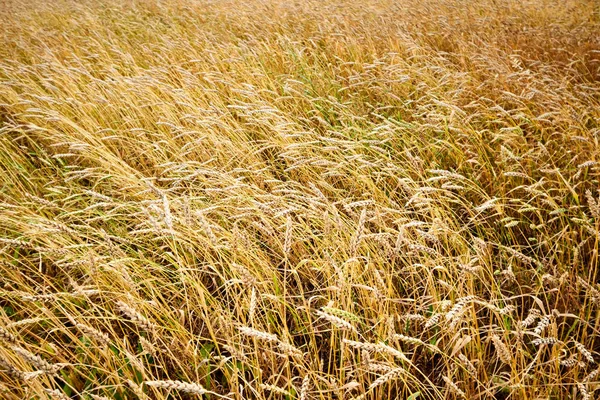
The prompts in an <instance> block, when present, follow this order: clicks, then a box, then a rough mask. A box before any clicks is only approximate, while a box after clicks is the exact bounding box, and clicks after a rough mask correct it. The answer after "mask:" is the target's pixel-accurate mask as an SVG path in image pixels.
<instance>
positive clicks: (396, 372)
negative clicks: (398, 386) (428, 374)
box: [369, 367, 406, 390]
mask: <svg viewBox="0 0 600 400" xmlns="http://www.w3.org/2000/svg"><path fill="white" fill-rule="evenodd" d="M404 373H406V370H405V369H404V368H402V367H398V368H394V369H393V370H391V371H390V372H388V373H386V374H385V375H382V376H380V377H379V378H377V379H376V380H375V381H373V383H371V385H370V386H369V390H373V389H375V388H376V387H378V386H381V385H383V384H384V383H386V382H389V381H391V380H393V379H397V378H399V377H400V376H401V375H403V374H404Z"/></svg>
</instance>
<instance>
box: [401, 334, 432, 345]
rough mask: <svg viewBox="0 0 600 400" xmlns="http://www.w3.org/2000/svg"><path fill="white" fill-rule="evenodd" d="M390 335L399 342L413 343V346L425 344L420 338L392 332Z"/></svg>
mask: <svg viewBox="0 0 600 400" xmlns="http://www.w3.org/2000/svg"><path fill="white" fill-rule="evenodd" d="M392 337H393V338H394V339H395V340H399V341H401V342H405V343H409V344H412V345H415V346H427V343H425V342H424V341H422V340H421V339H418V338H414V337H410V336H405V335H401V334H399V333H396V334H394V335H393V336H392Z"/></svg>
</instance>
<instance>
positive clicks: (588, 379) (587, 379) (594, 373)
mask: <svg viewBox="0 0 600 400" xmlns="http://www.w3.org/2000/svg"><path fill="white" fill-rule="evenodd" d="M599 373H600V367H599V368H596V369H595V370H593V371H592V372H590V373H589V375H588V376H586V377H585V379H584V380H583V381H584V382H591V381H592V380H593V379H595V378H596V376H598V374H599Z"/></svg>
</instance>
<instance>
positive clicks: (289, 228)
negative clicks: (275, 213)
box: [283, 215, 293, 258]
mask: <svg viewBox="0 0 600 400" xmlns="http://www.w3.org/2000/svg"><path fill="white" fill-rule="evenodd" d="M292 235H293V225H292V217H291V215H288V216H287V219H286V223H285V238H284V242H283V254H284V256H285V257H286V258H287V257H289V254H290V250H291V249H292Z"/></svg>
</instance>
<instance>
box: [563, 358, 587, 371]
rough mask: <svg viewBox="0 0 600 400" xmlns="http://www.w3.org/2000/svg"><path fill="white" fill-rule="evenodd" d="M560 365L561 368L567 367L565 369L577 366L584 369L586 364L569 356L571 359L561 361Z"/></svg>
mask: <svg viewBox="0 0 600 400" xmlns="http://www.w3.org/2000/svg"><path fill="white" fill-rule="evenodd" d="M560 365H562V366H563V367H567V368H572V367H574V366H576V365H577V366H579V367H580V368H585V365H586V364H585V363H584V362H583V361H579V360H578V359H577V357H575V356H571V357H569V358H567V359H566V360H561V361H560Z"/></svg>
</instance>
